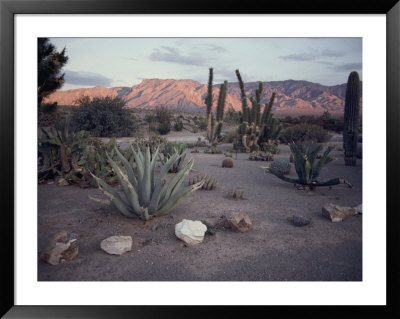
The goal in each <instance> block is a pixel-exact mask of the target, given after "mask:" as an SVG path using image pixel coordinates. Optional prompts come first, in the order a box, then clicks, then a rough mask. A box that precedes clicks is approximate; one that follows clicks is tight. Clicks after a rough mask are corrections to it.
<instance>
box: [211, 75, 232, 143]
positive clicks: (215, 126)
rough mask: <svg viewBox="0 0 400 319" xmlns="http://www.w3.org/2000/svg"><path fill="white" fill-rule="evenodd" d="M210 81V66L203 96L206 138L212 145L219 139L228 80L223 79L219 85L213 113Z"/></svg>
mask: <svg viewBox="0 0 400 319" xmlns="http://www.w3.org/2000/svg"><path fill="white" fill-rule="evenodd" d="M212 81H213V68H210V73H209V77H208V92H207V96H206V98H205V103H206V114H207V139H208V141H209V142H210V143H211V144H212V145H216V144H217V142H218V141H219V140H220V139H221V131H222V123H223V118H224V108H225V99H226V90H227V88H228V82H227V81H224V83H223V84H221V86H220V90H219V96H218V104H217V110H216V113H215V116H214V114H213V113H212V104H213V97H212V90H213V86H212Z"/></svg>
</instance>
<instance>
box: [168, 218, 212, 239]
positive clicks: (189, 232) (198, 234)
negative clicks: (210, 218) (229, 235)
mask: <svg viewBox="0 0 400 319" xmlns="http://www.w3.org/2000/svg"><path fill="white" fill-rule="evenodd" d="M206 231H207V226H206V225H204V224H203V223H202V222H201V221H199V220H195V221H194V220H188V219H183V220H182V221H181V222H180V223H178V224H176V225H175V235H176V237H178V238H179V239H181V240H183V241H184V242H185V243H187V244H189V245H197V244H200V243H201V242H203V239H204V234H205V233H206Z"/></svg>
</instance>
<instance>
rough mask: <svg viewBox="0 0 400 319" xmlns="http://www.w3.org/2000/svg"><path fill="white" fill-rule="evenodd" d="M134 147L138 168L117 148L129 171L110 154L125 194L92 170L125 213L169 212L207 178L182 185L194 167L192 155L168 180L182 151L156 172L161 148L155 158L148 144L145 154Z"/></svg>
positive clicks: (145, 215) (150, 215)
mask: <svg viewBox="0 0 400 319" xmlns="http://www.w3.org/2000/svg"><path fill="white" fill-rule="evenodd" d="M131 149H132V152H133V156H134V158H135V162H136V169H134V167H133V166H132V165H131V164H130V163H129V162H128V160H127V159H126V158H125V157H124V156H123V155H122V154H121V153H120V152H119V151H118V149H115V151H116V152H117V155H118V157H119V159H120V160H121V163H122V164H123V166H124V168H125V170H126V174H125V173H124V172H123V171H122V170H121V168H120V167H119V166H118V165H117V164H116V163H115V162H114V161H113V160H112V159H111V158H110V157H109V156H108V154H107V157H108V161H109V162H110V164H111V166H112V168H113V170H114V171H115V174H116V175H117V178H118V180H119V183H120V184H121V188H122V190H123V194H124V197H122V196H120V194H119V193H118V192H117V191H116V190H115V189H113V188H112V187H111V186H110V185H108V184H107V183H106V182H104V181H103V180H102V179H100V178H98V177H97V176H95V175H93V174H92V176H93V178H95V180H96V181H97V184H98V187H99V189H100V190H101V191H102V192H103V194H104V195H106V196H107V197H108V199H109V201H110V204H111V205H113V206H114V207H115V208H116V209H117V210H119V211H120V212H121V213H122V214H124V215H125V216H127V217H138V218H140V219H144V220H149V219H150V218H153V217H155V216H160V215H166V214H168V213H169V212H170V211H171V210H173V209H174V208H175V207H176V206H178V205H179V204H180V203H181V202H182V201H183V200H184V199H186V198H187V197H188V196H189V195H190V194H191V193H193V192H194V191H196V190H197V189H199V188H201V187H202V185H203V183H204V181H200V182H199V183H196V184H194V185H191V186H188V187H184V188H182V189H180V185H181V184H182V182H183V180H184V179H185V177H186V176H187V175H188V174H189V172H190V170H191V169H192V167H193V159H190V160H189V161H188V163H187V164H186V165H185V166H183V167H182V168H181V169H180V170H179V171H178V172H177V174H176V175H175V176H174V177H173V178H172V179H171V180H170V181H169V182H168V183H166V179H165V177H166V175H167V173H168V171H169V170H170V168H171V167H172V166H173V165H174V163H175V162H176V161H178V160H179V159H180V158H181V156H182V154H180V155H179V154H178V153H175V154H174V155H172V156H171V157H170V158H169V159H168V161H167V162H166V163H165V164H164V165H163V167H162V168H161V171H160V172H159V174H158V175H157V176H155V166H156V160H157V155H158V151H159V150H158V148H157V150H156V152H155V154H154V155H153V156H152V159H151V158H150V149H149V148H148V147H147V148H146V152H145V154H143V153H142V152H141V150H140V148H138V150H137V152H136V151H135V150H134V149H133V147H132V146H131Z"/></svg>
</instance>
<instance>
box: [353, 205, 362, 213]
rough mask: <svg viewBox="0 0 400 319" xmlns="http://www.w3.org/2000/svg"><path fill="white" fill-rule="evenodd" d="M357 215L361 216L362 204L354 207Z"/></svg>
mask: <svg viewBox="0 0 400 319" xmlns="http://www.w3.org/2000/svg"><path fill="white" fill-rule="evenodd" d="M354 208H355V210H356V211H357V213H358V214H362V204H360V205H358V206H356V207H354Z"/></svg>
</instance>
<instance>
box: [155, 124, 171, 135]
mask: <svg viewBox="0 0 400 319" xmlns="http://www.w3.org/2000/svg"><path fill="white" fill-rule="evenodd" d="M157 131H158V133H160V134H161V135H166V134H168V133H169V132H170V131H171V124H170V123H169V122H161V123H160V124H158V127H157Z"/></svg>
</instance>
